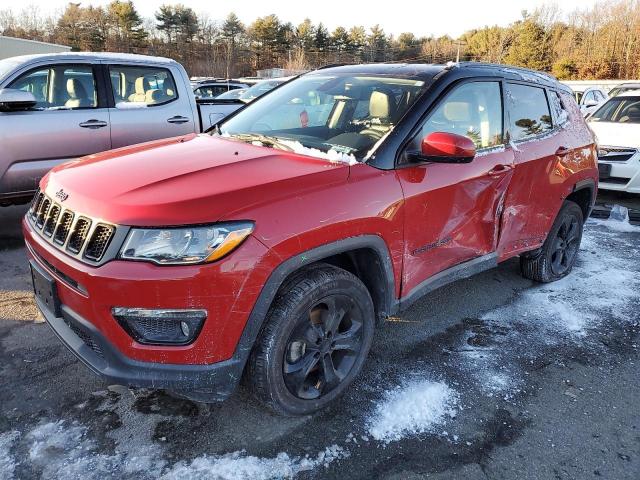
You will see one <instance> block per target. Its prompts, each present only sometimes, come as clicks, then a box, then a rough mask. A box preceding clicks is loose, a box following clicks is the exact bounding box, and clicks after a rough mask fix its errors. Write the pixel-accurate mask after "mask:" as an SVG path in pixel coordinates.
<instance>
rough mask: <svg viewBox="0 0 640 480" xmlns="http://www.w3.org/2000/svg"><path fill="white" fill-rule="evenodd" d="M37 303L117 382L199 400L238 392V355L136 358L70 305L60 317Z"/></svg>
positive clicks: (81, 353)
mask: <svg viewBox="0 0 640 480" xmlns="http://www.w3.org/2000/svg"><path fill="white" fill-rule="evenodd" d="M36 303H37V305H38V308H39V309H40V311H41V312H42V314H43V315H44V317H45V319H46V320H47V323H48V324H49V326H50V327H51V329H52V330H53V332H54V333H55V334H56V336H57V337H58V338H59V339H60V340H61V341H62V343H64V344H65V345H66V346H67V348H69V350H71V352H72V353H73V354H74V355H75V356H76V357H78V359H80V360H81V361H82V362H83V363H84V364H85V365H86V366H87V367H89V369H91V370H92V371H93V372H94V373H96V374H98V375H100V376H102V377H104V378H105V379H106V380H107V381H109V382H112V383H114V384H118V385H126V386H131V387H148V388H161V389H168V390H172V391H175V392H177V393H179V394H180V395H182V396H185V397H188V398H192V399H194V400H197V401H221V400H224V399H226V398H227V397H229V396H230V395H231V394H232V393H233V392H234V390H235V389H236V387H237V385H238V383H239V381H240V376H241V375H242V370H243V366H244V361H241V360H239V359H236V358H235V357H233V358H231V359H229V360H226V361H223V362H217V363H214V364H211V365H181V364H163V363H154V362H141V361H138V360H133V359H131V358H128V357H126V356H124V355H123V354H122V353H121V352H119V351H118V350H117V349H116V348H114V347H113V346H112V345H111V343H110V342H109V341H108V340H107V339H106V338H105V337H104V336H103V335H102V334H101V333H100V332H99V331H98V329H97V328H96V327H95V326H94V325H93V324H92V323H91V322H89V321H87V320H85V319H84V318H82V317H81V316H80V315H78V314H77V313H76V312H74V311H73V310H71V309H70V308H69V307H67V306H66V305H62V306H61V311H62V316H61V317H56V316H55V315H54V314H53V312H51V311H50V310H48V309H47V308H46V307H44V305H43V304H42V302H40V301H39V300H38V299H37V298H36ZM81 337H82V338H81ZM88 339H90V341H89V342H87V340H88Z"/></svg>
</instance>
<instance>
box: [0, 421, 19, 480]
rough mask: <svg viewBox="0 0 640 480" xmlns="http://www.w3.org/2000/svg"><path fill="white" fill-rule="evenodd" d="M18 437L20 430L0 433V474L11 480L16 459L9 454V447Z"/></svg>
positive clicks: (11, 446)
mask: <svg viewBox="0 0 640 480" xmlns="http://www.w3.org/2000/svg"><path fill="white" fill-rule="evenodd" d="M18 437H20V432H17V431H15V430H12V431H9V432H4V433H1V434H0V476H1V477H2V478H4V479H6V480H11V479H12V478H13V474H14V472H15V470H16V465H17V463H16V460H15V458H14V457H13V455H12V454H11V448H13V445H14V444H15V442H16V440H17V439H18Z"/></svg>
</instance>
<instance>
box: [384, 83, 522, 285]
mask: <svg viewBox="0 0 640 480" xmlns="http://www.w3.org/2000/svg"><path fill="white" fill-rule="evenodd" d="M502 104H503V98H502V82H501V80H499V79H495V80H486V81H469V82H466V83H463V84H462V85H459V86H457V87H454V89H453V90H452V91H451V92H450V93H449V94H448V95H447V96H446V97H445V98H444V99H443V100H442V101H441V103H440V104H439V105H438V106H437V107H435V109H434V110H433V111H432V113H430V114H429V116H428V117H427V119H426V120H425V121H424V123H423V124H422V125H421V126H420V128H419V130H418V131H417V133H416V134H415V136H414V137H413V139H412V140H411V142H410V143H409V145H408V149H412V150H419V144H420V141H421V139H422V138H424V137H425V136H426V135H427V134H429V133H432V132H450V133H456V134H459V135H465V136H467V137H469V138H471V140H473V141H474V143H475V144H476V148H477V155H476V157H475V158H474V159H473V161H472V162H471V163H468V164H445V163H425V164H420V165H410V164H407V165H405V166H404V168H399V169H398V170H397V173H398V177H399V179H400V183H401V185H402V189H403V192H404V196H405V255H404V258H405V263H404V269H403V287H402V288H403V296H405V295H407V294H410V293H411V291H412V290H414V289H415V288H416V287H417V286H419V284H420V283H421V282H423V281H425V280H426V279H428V278H429V277H432V276H433V275H435V274H436V273H438V272H440V271H442V270H445V269H447V268H449V267H452V266H454V265H457V264H460V263H463V262H465V261H467V260H471V259H473V258H476V257H481V256H484V255H487V254H490V253H492V252H494V251H495V249H496V245H497V237H498V234H499V229H498V226H499V217H500V214H501V210H502V201H503V197H504V194H505V192H506V189H507V186H508V185H509V181H510V178H511V174H512V167H513V151H512V150H511V149H510V148H505V145H504V136H503V122H504V120H503V107H502Z"/></svg>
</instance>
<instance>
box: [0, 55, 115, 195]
mask: <svg viewBox="0 0 640 480" xmlns="http://www.w3.org/2000/svg"><path fill="white" fill-rule="evenodd" d="M98 72H99V68H98V69H96V67H95V66H93V65H91V64H90V63H89V62H86V63H83V62H74V63H46V64H42V65H39V66H37V67H31V68H30V69H28V70H25V71H24V72H21V73H20V74H19V75H18V76H17V77H16V78H15V79H13V80H11V81H10V82H9V83H8V85H7V88H16V89H19V90H25V91H28V92H31V93H33V94H34V96H35V97H36V100H37V101H38V103H37V105H36V107H35V108H33V109H31V110H28V111H20V112H3V113H0V116H1V117H2V122H1V123H2V128H1V129H0V130H1V131H0V145H1V148H2V149H3V150H4V152H3V154H4V155H8V156H9V157H10V166H9V168H8V170H7V172H5V174H4V176H3V177H2V185H0V191H5V192H30V191H33V190H35V189H36V188H37V185H38V182H39V180H40V178H41V177H42V176H43V175H44V174H45V173H46V172H47V171H48V170H50V169H51V168H52V167H54V166H55V165H57V164H59V163H61V162H63V161H65V160H70V159H74V158H78V157H82V156H84V155H89V154H92V153H97V152H101V151H104V150H109V149H110V148H111V138H110V135H109V111H108V109H107V105H106V95H105V91H104V86H103V85H102V84H101V82H100V78H101V77H100V75H98Z"/></svg>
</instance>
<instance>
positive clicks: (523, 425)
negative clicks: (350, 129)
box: [0, 195, 640, 480]
mask: <svg viewBox="0 0 640 480" xmlns="http://www.w3.org/2000/svg"><path fill="white" fill-rule="evenodd" d="M605 200H606V202H605V203H626V204H627V205H628V206H630V207H640V199H638V198H634V197H629V196H624V197H620V196H618V195H611V196H608V195H607V196H606V198H605ZM25 211H26V207H12V208H4V209H0V478H2V479H11V478H16V479H23V478H24V479H31V478H67V479H69V478H82V479H92V478H96V479H97V478H100V479H104V478H113V477H115V478H136V479H145V478H157V477H164V478H281V477H288V476H296V478H389V479H417V478H435V479H485V478H489V479H588V478H606V479H615V480H622V479H638V478H639V477H640V408H639V407H640V401H639V400H638V399H639V398H640V373H639V371H640V368H639V367H640V309H638V303H639V300H640V241H638V240H639V239H640V227H632V226H630V225H628V224H621V223H619V222H611V221H602V220H591V221H590V222H589V223H588V225H587V230H586V233H585V237H584V239H583V247H582V251H581V253H580V258H579V263H578V265H577V266H576V268H575V270H574V271H573V272H572V274H571V275H570V276H569V277H568V278H566V279H564V280H562V281H560V282H557V283H554V284H550V285H542V286H541V285H536V284H533V283H532V282H530V281H528V280H525V279H523V278H522V277H520V275H519V272H518V264H517V261H510V262H507V263H505V264H503V265H501V266H500V267H499V268H497V269H495V270H492V271H489V272H485V273H483V274H481V275H479V276H476V277H474V278H472V279H468V280H464V281H461V282H457V283H455V284H453V285H450V286H448V287H445V288H442V289H440V290H438V291H436V292H434V293H432V294H431V295H430V296H428V297H426V298H425V299H423V300H421V301H420V302H418V303H417V304H416V305H414V306H413V307H412V308H411V309H410V310H408V311H407V312H405V313H403V314H402V315H401V316H399V317H397V318H394V319H392V321H389V322H386V324H385V325H384V326H383V327H381V329H380V330H379V331H378V332H377V334H376V340H375V342H374V346H373V349H372V352H371V355H370V359H369V362H368V365H367V366H366V368H365V371H364V374H363V375H362V376H361V378H360V380H359V381H358V382H357V384H356V385H355V387H354V388H352V389H351V391H350V392H349V393H348V394H347V395H346V396H345V397H344V399H343V400H342V402H341V403H340V404H338V405H336V406H334V407H332V408H330V409H329V410H327V411H325V412H322V413H321V414H318V415H315V416H311V417H304V418H293V419H292V418H279V417H276V416H272V415H270V414H269V413H266V412H265V411H264V410H263V409H262V408H261V407H260V406H259V405H257V404H256V403H255V402H254V401H253V400H252V399H251V397H250V395H249V394H248V393H247V392H246V391H244V390H242V389H241V390H240V391H239V392H238V393H237V394H236V395H235V396H234V397H232V398H231V399H230V400H229V401H227V402H225V403H223V404H216V405H203V404H197V403H193V402H191V401H188V400H182V399H177V398H173V397H171V396H169V395H167V394H165V393H163V392H159V391H151V390H129V389H126V388H122V387H118V386H111V385H108V384H106V383H104V382H103V381H101V380H100V379H99V378H96V377H95V376H94V375H93V374H91V373H90V372H89V371H88V370H87V369H86V368H85V367H84V366H82V365H81V364H80V363H79V362H78V361H76V360H75V358H74V357H73V356H72V355H71V354H70V353H69V352H68V351H67V350H66V349H65V347H63V346H62V345H61V344H60V343H59V342H58V341H57V339H56V338H55V337H54V335H53V333H52V332H51V331H50V330H49V328H48V327H47V326H46V324H44V323H42V322H39V321H38V320H37V319H38V313H37V311H36V309H35V307H34V304H33V301H32V299H31V293H30V283H29V276H28V269H27V263H26V258H25V253H24V248H23V246H22V237H21V234H20V229H19V220H20V217H21V215H23V214H24V212H25Z"/></svg>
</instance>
